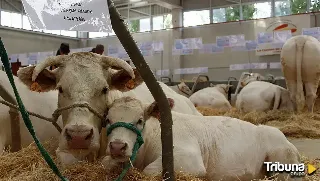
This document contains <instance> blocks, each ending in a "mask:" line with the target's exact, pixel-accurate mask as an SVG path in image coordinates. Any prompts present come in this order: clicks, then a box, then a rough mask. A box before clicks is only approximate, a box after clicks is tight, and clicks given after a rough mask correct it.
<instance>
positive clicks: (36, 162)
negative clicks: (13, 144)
mask: <svg viewBox="0 0 320 181" xmlns="http://www.w3.org/2000/svg"><path fill="white" fill-rule="evenodd" d="M44 146H45V148H46V149H47V150H48V151H49V153H50V155H51V156H52V157H53V158H54V160H55V163H57V160H56V157H55V154H54V150H55V149H56V147H57V142H56V141H53V139H52V140H50V141H48V142H45V143H44ZM302 158H303V160H304V162H305V163H311V164H313V165H315V166H316V167H317V168H319V167H320V159H315V160H308V159H307V158H306V157H302ZM58 167H59V168H61V167H60V165H59V164H58ZM120 172H121V170H120V169H117V170H115V171H113V172H112V173H108V181H109V180H110V181H112V180H114V179H115V178H116V177H117V176H118V175H119V174H120ZM63 175H64V176H66V177H67V178H68V179H69V180H70V181H88V180H91V181H103V180H105V179H106V173H105V171H104V169H103V166H102V164H101V163H100V161H96V162H95V163H88V162H82V163H79V164H77V165H74V166H72V167H69V168H66V169H65V170H64V171H63ZM43 180H46V181H59V178H58V177H56V176H55V175H54V174H53V172H52V171H51V170H50V168H49V167H48V166H47V165H46V163H45V161H44V159H43V158H42V156H41V155H40V153H39V151H38V149H37V147H36V146H35V144H31V145H30V146H29V147H27V148H24V149H22V150H21V151H19V152H16V153H8V152H6V153H4V154H3V155H2V156H0V181H43ZM124 180H126V181H159V180H161V178H160V177H147V176H145V175H143V174H141V172H139V171H138V170H134V169H131V170H130V171H129V172H128V174H127V176H126V177H125V179H124ZM177 180H179V181H207V180H206V179H205V178H196V177H192V176H190V175H187V174H183V173H177ZM270 180H272V179H270ZM304 180H305V181H319V180H320V175H319V173H315V174H313V175H312V176H306V177H305V178H304Z"/></svg>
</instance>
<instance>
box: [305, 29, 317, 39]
mask: <svg viewBox="0 0 320 181" xmlns="http://www.w3.org/2000/svg"><path fill="white" fill-rule="evenodd" d="M302 35H309V36H313V37H315V38H318V37H319V36H320V31H319V28H318V27H314V28H302Z"/></svg>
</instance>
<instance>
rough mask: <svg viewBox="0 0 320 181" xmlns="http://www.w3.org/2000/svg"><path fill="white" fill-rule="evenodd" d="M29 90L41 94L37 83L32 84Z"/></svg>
mask: <svg viewBox="0 0 320 181" xmlns="http://www.w3.org/2000/svg"><path fill="white" fill-rule="evenodd" d="M30 90H31V91H35V92H42V89H41V86H40V85H39V84H38V82H33V83H32V84H31V86H30Z"/></svg>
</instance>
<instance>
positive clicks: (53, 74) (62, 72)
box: [18, 52, 142, 151]
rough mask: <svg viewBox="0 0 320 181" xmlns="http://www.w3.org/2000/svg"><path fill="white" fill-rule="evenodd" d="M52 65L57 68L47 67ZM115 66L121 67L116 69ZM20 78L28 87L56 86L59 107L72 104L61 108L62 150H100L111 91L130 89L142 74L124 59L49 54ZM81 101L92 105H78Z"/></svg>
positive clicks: (60, 143) (85, 53)
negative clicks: (37, 85) (52, 55)
mask: <svg viewBox="0 0 320 181" xmlns="http://www.w3.org/2000/svg"><path fill="white" fill-rule="evenodd" d="M52 65H54V66H56V67H58V68H57V69H55V70H54V71H50V70H47V69H46V68H47V67H49V66H52ZM112 68H117V69H120V70H119V71H117V72H115V71H112V70H111V69H112ZM18 77H19V79H20V80H21V81H22V82H23V83H24V84H26V85H27V86H29V87H30V86H31V85H32V84H33V83H34V82H37V83H38V84H39V85H40V86H41V90H42V91H51V90H55V89H57V90H58V92H59V93H58V108H63V107H67V106H70V105H71V107H69V108H68V109H65V110H62V111H61V116H62V120H63V126H64V127H63V129H62V132H61V135H60V140H59V148H60V150H78V149H87V150H90V151H93V150H97V149H99V147H100V144H99V141H100V139H99V132H100V130H101V127H102V121H104V119H102V118H103V115H104V114H105V113H106V111H107V102H106V100H107V97H108V93H109V91H110V90H113V89H116V90H120V91H128V90H130V89H133V88H134V87H136V86H138V85H139V84H141V83H142V79H141V77H140V76H139V74H138V73H137V72H136V71H134V70H133V69H132V67H131V66H130V65H128V64H127V63H126V62H125V61H123V60H121V59H117V58H112V57H107V56H101V55H98V54H94V53H89V52H80V53H73V54H69V55H60V56H55V57H49V58H47V59H46V60H45V61H43V62H41V63H39V64H38V65H36V66H29V67H26V68H22V69H20V70H19V71H18ZM132 81H133V82H132ZM128 82H130V83H131V85H130V86H128V84H127V83H128ZM82 103H85V104H86V105H89V106H85V107H81V106H77V105H78V104H82Z"/></svg>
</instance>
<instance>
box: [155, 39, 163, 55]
mask: <svg viewBox="0 0 320 181" xmlns="http://www.w3.org/2000/svg"><path fill="white" fill-rule="evenodd" d="M153 50H154V51H155V52H160V51H163V42H162V41H154V42H153Z"/></svg>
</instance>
